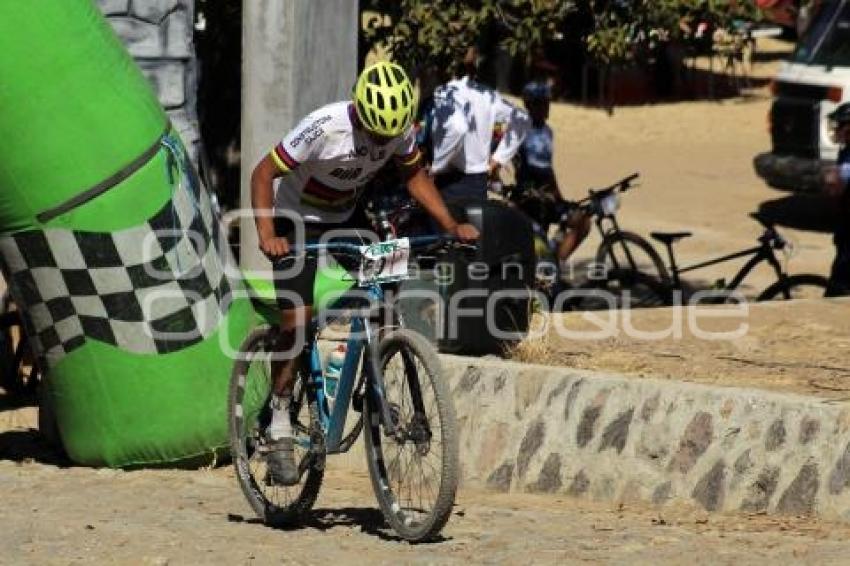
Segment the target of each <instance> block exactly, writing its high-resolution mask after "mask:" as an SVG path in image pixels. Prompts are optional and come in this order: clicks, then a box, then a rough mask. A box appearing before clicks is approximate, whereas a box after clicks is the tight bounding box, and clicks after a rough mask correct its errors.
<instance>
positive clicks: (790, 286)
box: [756, 273, 829, 301]
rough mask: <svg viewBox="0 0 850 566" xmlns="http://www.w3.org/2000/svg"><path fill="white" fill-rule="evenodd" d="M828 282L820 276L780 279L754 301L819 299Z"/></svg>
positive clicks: (800, 275)
mask: <svg viewBox="0 0 850 566" xmlns="http://www.w3.org/2000/svg"><path fill="white" fill-rule="evenodd" d="M828 284H829V281H828V280H827V278H826V277H823V276H822V275H814V274H812V273H800V274H797V275H790V276H788V277H786V278H785V279H780V280H779V281H777V282H776V283H774V284H773V285H771V286H770V287H768V288H767V289H765V290H764V291H763V292H762V294H761V295H759V296H758V298H757V299H756V300H757V301H782V300H789V299H819V298H822V297H823V296H824V294H826V287H827V285H828Z"/></svg>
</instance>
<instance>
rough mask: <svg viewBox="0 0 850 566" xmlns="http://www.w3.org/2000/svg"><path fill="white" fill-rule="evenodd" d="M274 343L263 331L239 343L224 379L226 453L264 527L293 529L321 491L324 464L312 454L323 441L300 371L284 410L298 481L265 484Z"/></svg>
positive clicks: (320, 456)
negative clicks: (226, 392) (226, 387)
mask: <svg viewBox="0 0 850 566" xmlns="http://www.w3.org/2000/svg"><path fill="white" fill-rule="evenodd" d="M276 343H277V333H276V331H275V330H273V329H272V328H270V327H268V326H263V327H260V328H258V329H256V330H254V332H252V333H251V334H250V335H249V336H248V338H246V339H245V341H244V342H243V344H242V347H241V348H240V352H239V359H238V360H237V361H236V363H235V364H234V366H233V372H232V374H231V378H230V396H229V402H228V419H229V427H230V450H231V454H232V456H233V465H234V467H235V469H236V478H237V480H238V482H239V486H240V487H241V488H242V492H243V493H244V494H245V497H246V499H247V500H248V503H250V505H251V507H252V508H253V509H254V512H255V513H256V514H257V516H258V517H260V518H261V519H262V520H263V522H264V523H266V524H267V525H272V526H284V525H290V524H294V523H297V522H298V521H299V520H300V519H301V518H302V517H303V515H304V514H306V513H308V512H309V511H310V509H312V508H313V505H314V504H315V502H316V498H317V497H318V495H319V489H320V488H321V485H322V478H323V476H324V463H325V461H324V451H323V449H316V446H317V444H321V440H322V439H323V436H322V433H321V429H320V427H319V425H318V422H319V420H318V409H317V406H316V398H315V394H314V392H313V391H312V390H311V389H310V388H309V387H308V383H307V380H308V379H309V377H308V375H309V373H308V372H307V371H305V368H304V367H303V366H302V367H300V368H299V370H298V372H297V375H296V380H295V388H294V391H293V394H292V405H291V407H290V418H291V420H292V427H293V430H294V431H295V436H296V443H295V461H296V462H298V468H299V471H300V472H301V480H300V481H299V483H298V484H296V485H293V486H279V485H275V484H273V483H272V482H271V480H270V476H269V473H268V466H267V464H266V458H267V454H268V448H267V447H268V442H267V439H266V434H265V432H266V427H268V425H269V423H270V422H271V409H270V408H269V403H268V400H269V396H270V395H271V389H272V384H273V377H272V369H271V366H272V363H271V362H272V357H273V354H274V353H275V351H276V350H275V345H276ZM258 400H259V401H261V404H258V402H257V401H258ZM257 406H259V407H260V409H259V410H254V411H253V412H251V409H250V408H251V407H257Z"/></svg>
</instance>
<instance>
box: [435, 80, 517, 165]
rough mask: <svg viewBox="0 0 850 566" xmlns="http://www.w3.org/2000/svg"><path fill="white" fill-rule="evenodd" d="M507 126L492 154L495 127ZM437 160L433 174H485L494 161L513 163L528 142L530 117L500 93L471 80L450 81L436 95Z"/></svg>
mask: <svg viewBox="0 0 850 566" xmlns="http://www.w3.org/2000/svg"><path fill="white" fill-rule="evenodd" d="M497 123H498V124H504V126H505V129H504V135H503V137H502V140H501V141H500V142H499V145H498V146H497V147H496V150H495V151H494V152H493V153H492V156H491V154H490V145H491V142H492V139H493V127H494V126H495V125H496V124H497ZM432 127H433V131H432V136H433V142H434V159H433V162H432V164H431V171H432V172H434V173H444V172H448V171H460V172H462V173H467V174H476V173H484V172H486V171H487V170H488V168H489V162H490V158H491V157H492V158H493V159H494V160H495V161H498V162H499V163H501V164H502V165H504V164H506V163H508V162H510V160H511V158H513V156H514V155H515V154H516V152H517V150H518V149H519V148H520V146H521V145H522V140H523V139H525V135H526V131H527V129H528V127H529V119H528V115H527V114H526V113H525V112H523V111H522V110H520V109H519V108H516V107H515V106H513V105H511V104H510V103H508V102H506V101H505V100H504V99H503V98H502V97H501V95H499V93H498V92H496V91H494V90H491V89H489V88H487V87H484V86H482V85H480V84H478V83H476V82H475V81H473V80H471V79H470V78H469V77H464V78H462V79H458V80H454V81H450V82H448V83H447V84H445V85H443V86H441V87H439V88H438V89H437V90H436V91H435V92H434V123H433V126H432Z"/></svg>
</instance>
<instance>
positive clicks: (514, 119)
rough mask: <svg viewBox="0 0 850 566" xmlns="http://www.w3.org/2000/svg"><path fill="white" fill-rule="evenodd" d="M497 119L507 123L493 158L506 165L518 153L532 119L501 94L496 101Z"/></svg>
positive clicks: (495, 111) (494, 160) (496, 161)
mask: <svg viewBox="0 0 850 566" xmlns="http://www.w3.org/2000/svg"><path fill="white" fill-rule="evenodd" d="M494 115H495V121H496V122H501V123H503V124H505V133H504V135H503V136H502V141H500V142H499V145H498V146H496V151H494V152H493V155H492V156H491V159H492V161H493V162H495V163H498V164H499V165H502V166H503V165H505V164H507V163H509V162H510V160H511V158H513V156H514V155H516V152H517V151H519V148H520V147H521V146H522V142H523V140H525V136H526V134H527V133H528V127H529V126H530V125H531V121H530V120H529V118H528V114H526V113H525V112H523V111H522V110H520V109H519V108H517V107H515V106H513V105H511V104H509V103H508V102H505V100H503V99H502V97H501V96H498V95H497V96H496V99H495V101H494Z"/></svg>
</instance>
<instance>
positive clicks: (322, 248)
mask: <svg viewBox="0 0 850 566" xmlns="http://www.w3.org/2000/svg"><path fill="white" fill-rule="evenodd" d="M408 241H409V242H410V247H411V249H413V248H425V247H429V246H433V245H434V244H440V243H441V244H449V245H451V244H454V245H456V246H457V247H458V248H462V249H468V250H474V249H477V248H478V246H477V245H476V244H470V243H466V242H462V241H461V240H459V239H458V238H455V237H454V236H438V235H431V236H412V237H409V238H408ZM372 243H374V244H380V243H381V242H372ZM362 245H367V244H355V243H352V242H327V243H318V244H303V245H300V246H292V248H290V254H293V253H306V252H330V253H334V252H337V253H345V254H351V255H362V253H363V252H362V251H361V249H360V248H361V246H362ZM283 259H285V257H283V258H278V259H275V262H279V261H282V260H283Z"/></svg>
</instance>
